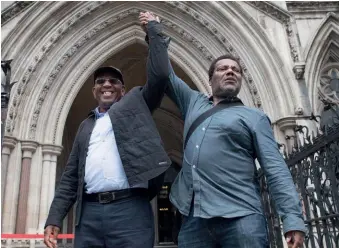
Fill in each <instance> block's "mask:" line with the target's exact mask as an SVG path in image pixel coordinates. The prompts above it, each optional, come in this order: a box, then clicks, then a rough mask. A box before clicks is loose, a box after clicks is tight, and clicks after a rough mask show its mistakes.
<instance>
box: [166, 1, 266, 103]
mask: <svg viewBox="0 0 339 248" xmlns="http://www.w3.org/2000/svg"><path fill="white" fill-rule="evenodd" d="M166 3H167V4H169V5H170V6H172V7H174V8H178V9H179V10H180V11H181V12H183V13H185V14H188V15H190V16H191V18H193V19H194V20H195V22H198V23H200V25H202V26H203V27H205V28H207V29H208V30H209V31H210V33H211V34H212V35H213V36H214V37H216V38H217V40H218V41H219V42H220V43H221V44H222V45H223V46H224V47H225V48H226V50H227V51H228V52H229V53H231V54H232V55H234V56H236V57H239V56H238V54H237V52H236V51H235V49H234V48H233V46H232V45H231V43H230V42H229V41H228V40H227V39H226V37H224V36H223V35H222V34H220V33H219V32H218V30H217V29H216V28H215V27H214V26H213V25H212V24H211V23H210V22H208V21H207V20H205V19H203V17H202V16H201V15H200V14H199V13H197V12H196V11H194V10H193V9H192V8H190V7H189V6H187V5H186V4H185V3H183V2H166ZM239 58H240V57H239ZM240 64H241V66H242V67H243V72H244V73H243V76H244V78H245V80H246V82H248V83H249V81H250V80H251V82H250V83H249V84H251V85H250V90H251V91H250V92H251V94H252V100H253V103H254V105H255V106H256V107H258V108H261V107H262V106H261V99H260V96H259V94H258V90H257V89H256V86H255V84H254V83H253V80H252V76H251V75H250V73H249V72H248V70H247V68H246V66H245V63H244V62H243V61H242V60H241V58H240Z"/></svg>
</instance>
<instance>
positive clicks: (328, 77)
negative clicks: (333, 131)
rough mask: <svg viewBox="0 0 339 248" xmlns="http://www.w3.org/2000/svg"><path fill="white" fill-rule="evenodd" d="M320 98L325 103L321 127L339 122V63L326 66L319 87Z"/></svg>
mask: <svg viewBox="0 0 339 248" xmlns="http://www.w3.org/2000/svg"><path fill="white" fill-rule="evenodd" d="M319 99H320V100H321V101H322V102H323V103H324V108H323V112H322V114H321V122H320V127H321V129H322V130H324V128H325V127H326V126H331V125H332V124H334V123H339V63H330V64H329V65H328V66H325V68H324V70H323V73H322V76H321V79H320V87H319Z"/></svg>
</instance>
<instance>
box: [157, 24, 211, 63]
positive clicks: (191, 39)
mask: <svg viewBox="0 0 339 248" xmlns="http://www.w3.org/2000/svg"><path fill="white" fill-rule="evenodd" d="M162 23H163V24H164V26H167V27H169V28H170V29H173V30H174V31H176V32H177V33H179V34H180V35H181V36H182V37H183V38H184V39H186V40H188V41H189V42H191V43H192V44H193V45H194V46H195V47H196V48H198V49H199V50H200V51H201V52H202V54H203V55H204V56H205V58H206V59H207V60H208V61H212V59H213V56H212V54H211V53H210V52H209V51H208V49H207V48H206V47H205V46H204V45H203V44H202V43H201V42H199V41H198V40H197V39H195V38H194V37H193V36H192V35H190V34H189V33H187V32H186V31H185V30H184V29H182V28H180V27H178V26H176V25H175V24H174V23H173V22H170V21H168V20H163V21H162Z"/></svg>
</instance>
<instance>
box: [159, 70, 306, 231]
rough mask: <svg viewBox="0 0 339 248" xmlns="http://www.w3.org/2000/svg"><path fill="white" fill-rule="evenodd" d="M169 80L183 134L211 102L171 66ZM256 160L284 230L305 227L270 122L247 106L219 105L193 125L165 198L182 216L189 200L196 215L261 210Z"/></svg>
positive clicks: (187, 211) (290, 179) (235, 213)
mask: <svg viewBox="0 0 339 248" xmlns="http://www.w3.org/2000/svg"><path fill="white" fill-rule="evenodd" d="M170 79H171V82H170V85H169V88H168V90H167V92H166V93H167V95H168V96H169V97H170V98H171V99H172V100H173V101H174V102H175V103H176V104H177V106H178V107H179V109H180V111H181V113H182V117H183V119H184V120H185V126H184V137H186V134H187V132H188V129H189V127H190V126H191V124H192V123H193V121H194V120H195V119H196V118H197V117H198V116H200V115H201V114H202V113H203V112H205V111H207V110H208V109H210V108H212V107H213V103H212V102H211V101H210V100H209V99H208V97H207V96H205V95H204V94H201V93H199V92H197V91H194V90H192V89H190V88H189V87H188V86H187V84H186V83H185V82H183V81H182V80H181V79H180V78H178V77H177V76H176V75H175V73H174V71H173V69H172V68H171V76H170ZM255 159H258V161H259V163H260V165H261V167H262V168H263V170H264V172H265V176H266V178H267V182H268V185H269V188H270V192H271V195H272V197H273V199H274V202H275V204H276V208H277V211H278V213H279V215H280V216H281V218H282V221H283V228H284V232H285V233H286V232H288V231H291V230H299V231H303V232H305V231H306V229H305V225H304V221H303V215H302V207H301V203H300V200H299V197H298V193H297V191H296V188H295V186H294V183H293V180H292V177H291V174H290V172H289V170H288V168H287V165H286V163H285V161H284V159H283V157H282V156H281V154H280V152H279V149H278V146H277V143H276V141H275V139H274V136H273V132H272V129H271V125H270V121H269V119H268V117H267V116H266V115H265V114H264V113H263V112H262V111H260V110H258V109H255V108H250V107H247V106H233V107H229V108H226V109H223V110H221V111H219V112H217V113H216V114H214V115H212V116H211V117H209V118H207V119H206V120H205V121H204V122H203V123H201V124H200V126H198V128H197V129H196V130H195V132H194V133H193V134H192V136H191V138H190V139H189V141H188V143H187V147H186V149H185V151H184V158H183V164H182V169H181V171H180V172H179V174H178V176H177V178H176V180H175V181H174V183H173V185H172V189H171V194H170V200H171V202H172V203H173V204H174V205H175V206H176V207H177V208H178V210H179V211H180V212H181V213H182V214H183V215H186V216H187V215H188V214H189V211H190V207H191V203H192V204H193V206H192V209H193V210H194V216H195V217H201V218H213V217H225V218H232V217H240V216H246V215H250V214H254V213H258V214H263V209H262V204H261V200H260V199H261V197H260V188H259V183H258V181H257V179H256V176H255V170H256V165H255ZM193 195H194V197H193ZM192 199H193V202H192Z"/></svg>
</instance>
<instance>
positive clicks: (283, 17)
mask: <svg viewBox="0 0 339 248" xmlns="http://www.w3.org/2000/svg"><path fill="white" fill-rule="evenodd" d="M246 3H248V4H249V5H252V6H253V7H255V8H256V9H258V10H260V11H262V12H264V13H265V14H267V15H269V16H270V17H272V18H274V19H276V20H277V21H279V22H280V23H282V24H283V25H284V27H285V30H286V34H287V37H288V44H289V47H290V50H291V57H292V59H293V61H294V62H297V61H299V53H298V50H299V47H298V45H297V43H296V34H295V32H294V30H293V20H292V18H293V17H292V15H291V14H290V13H289V12H287V11H286V10H284V9H282V8H279V7H278V6H275V5H274V4H272V3H270V2H267V1H258V2H256V1H251V2H246Z"/></svg>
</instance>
